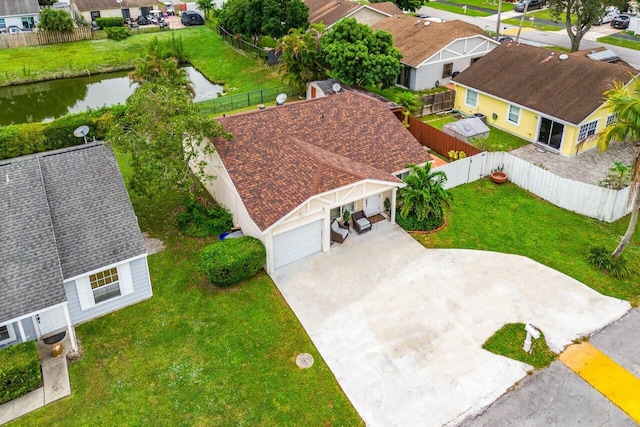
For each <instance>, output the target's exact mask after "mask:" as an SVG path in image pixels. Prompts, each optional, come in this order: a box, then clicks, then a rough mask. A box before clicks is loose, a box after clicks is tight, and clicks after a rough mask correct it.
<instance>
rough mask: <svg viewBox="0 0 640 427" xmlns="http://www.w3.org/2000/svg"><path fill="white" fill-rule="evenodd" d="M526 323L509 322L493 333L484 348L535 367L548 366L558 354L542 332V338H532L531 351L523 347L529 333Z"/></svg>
mask: <svg viewBox="0 0 640 427" xmlns="http://www.w3.org/2000/svg"><path fill="white" fill-rule="evenodd" d="M524 326H525V325H524V323H507V324H506V325H504V326H503V327H502V328H500V329H499V330H498V331H497V332H496V333H495V334H493V335H492V336H491V337H490V338H489V339H488V340H487V341H486V342H485V343H484V344H483V345H482V348H484V349H485V350H488V351H490V352H492V353H495V354H500V355H502V356H506V357H510V358H511V359H515V360H519V361H521V362H524V363H528V364H529V365H531V366H533V367H534V368H537V369H540V368H546V367H547V366H549V365H550V364H551V362H553V361H554V360H555V359H556V354H555V353H554V352H553V351H551V350H549V346H547V341H546V340H545V339H544V333H543V332H542V331H541V332H540V338H538V339H532V341H531V353H527V352H526V351H524V350H523V349H522V344H523V343H524V340H525V337H526V336H527V333H526V332H525V329H524Z"/></svg>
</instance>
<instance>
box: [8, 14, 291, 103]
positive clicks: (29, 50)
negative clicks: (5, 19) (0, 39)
mask: <svg viewBox="0 0 640 427" xmlns="http://www.w3.org/2000/svg"><path fill="white" fill-rule="evenodd" d="M172 34H175V35H176V37H182V40H183V43H184V48H185V51H186V53H187V56H188V57H189V59H190V62H191V63H192V64H193V65H194V66H195V67H196V68H197V69H198V70H200V72H202V73H203V74H204V75H205V76H207V78H208V79H209V80H211V81H213V82H215V83H218V84H223V85H224V86H225V90H227V91H232V92H250V91H254V90H259V89H263V88H265V87H273V86H277V85H279V84H281V81H280V77H279V76H278V75H277V73H276V71H275V69H274V68H272V67H269V66H267V65H266V64H264V63H263V62H261V61H257V60H255V59H254V58H253V57H250V56H246V55H243V54H242V53H239V52H237V51H236V50H234V49H232V48H231V47H230V46H229V45H227V44H226V43H224V41H223V40H222V39H221V38H220V37H219V36H218V35H217V34H216V32H215V31H213V30H211V29H209V28H207V27H205V26H198V27H191V28H188V29H184V30H176V31H162V32H158V33H153V34H136V35H134V36H132V37H129V38H128V39H126V40H123V41H120V42H117V41H113V40H109V39H104V40H85V41H80V42H73V43H60V44H53V45H44V46H31V47H24V48H17V49H3V50H0V64H2V69H1V71H0V84H2V82H4V84H15V83H25V82H30V81H40V80H48V79H54V78H60V77H69V76H74V75H79V74H86V72H87V71H88V72H90V73H91V74H95V73H101V72H106V71H112V70H114V69H130V68H132V67H133V64H134V60H135V59H136V58H140V57H142V56H144V54H145V52H146V48H147V45H148V44H149V42H150V41H151V40H152V39H153V38H154V37H158V39H160V40H166V39H168V38H170V37H171V35H172ZM234 88H235V89H234Z"/></svg>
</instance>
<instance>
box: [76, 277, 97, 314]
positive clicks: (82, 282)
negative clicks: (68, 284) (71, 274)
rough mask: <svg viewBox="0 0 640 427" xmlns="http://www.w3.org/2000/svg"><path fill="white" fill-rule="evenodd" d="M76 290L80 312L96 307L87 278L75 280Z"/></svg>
mask: <svg viewBox="0 0 640 427" xmlns="http://www.w3.org/2000/svg"><path fill="white" fill-rule="evenodd" d="M76 290H77V291H78V299H79V300H80V310H82V311H84V310H86V309H89V308H91V307H93V306H94V305H96V303H95V301H94V299H93V291H92V290H91V283H90V282H89V276H85V277H81V278H79V279H76Z"/></svg>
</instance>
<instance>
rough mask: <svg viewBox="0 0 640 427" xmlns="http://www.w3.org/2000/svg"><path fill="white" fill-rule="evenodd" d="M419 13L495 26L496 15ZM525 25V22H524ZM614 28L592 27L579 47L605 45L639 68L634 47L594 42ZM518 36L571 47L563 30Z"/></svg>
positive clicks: (638, 55) (426, 10)
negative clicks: (628, 47) (475, 15)
mask: <svg viewBox="0 0 640 427" xmlns="http://www.w3.org/2000/svg"><path fill="white" fill-rule="evenodd" d="M418 12H419V13H426V14H427V15H429V16H433V17H437V18H441V19H444V20H446V21H452V20H454V19H459V20H462V21H465V22H469V23H472V24H475V25H477V26H479V27H480V28H484V29H487V30H494V31H495V28H496V17H495V15H494V16H488V17H474V16H467V15H460V14H457V13H452V12H447V11H444V10H439V9H433V8H430V7H427V6H423V7H421V8H420V9H419V10H418ZM519 15H520V14H519V13H516V12H509V13H503V17H502V19H506V18H507V17H515V16H519ZM501 27H502V31H504V30H505V29H512V28H517V27H515V26H513V25H509V24H502V25H501ZM525 27H526V24H525ZM614 31H616V30H613V29H612V28H611V27H610V26H609V25H607V24H605V25H601V26H594V27H592V28H591V29H590V30H589V32H588V33H587V35H586V36H585V38H583V39H582V41H581V43H580V49H591V48H595V47H599V46H605V47H607V48H608V49H611V50H612V51H614V52H616V53H617V54H618V55H619V56H620V58H622V59H623V60H624V61H626V62H627V63H629V64H631V65H632V66H634V67H635V68H638V69H640V51H637V50H634V49H627V48H624V47H619V46H612V45H606V44H603V43H599V42H596V41H595V39H596V38H598V37H602V36H603V35H607V34H611V33H612V32H614ZM520 38H521V39H522V40H523V41H526V42H532V43H534V44H537V43H539V44H541V45H552V46H561V47H565V48H569V47H571V42H570V40H569V36H568V35H567V33H566V31H565V30H562V31H555V32H549V31H538V30H533V31H522V33H521V35H520Z"/></svg>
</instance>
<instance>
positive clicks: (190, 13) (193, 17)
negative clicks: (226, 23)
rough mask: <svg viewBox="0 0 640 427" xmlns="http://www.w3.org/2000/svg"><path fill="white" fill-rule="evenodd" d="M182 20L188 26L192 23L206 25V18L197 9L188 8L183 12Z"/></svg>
mask: <svg viewBox="0 0 640 427" xmlns="http://www.w3.org/2000/svg"><path fill="white" fill-rule="evenodd" d="M180 22H182V24H183V25H184V26H186V27H190V26H191V25H204V18H203V17H202V15H200V14H199V13H198V12H196V11H195V10H187V11H184V12H182V14H181V17H180Z"/></svg>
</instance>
